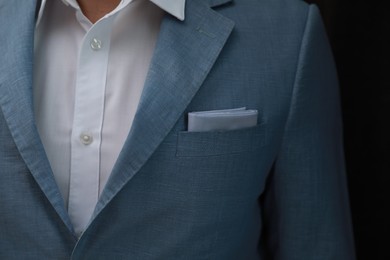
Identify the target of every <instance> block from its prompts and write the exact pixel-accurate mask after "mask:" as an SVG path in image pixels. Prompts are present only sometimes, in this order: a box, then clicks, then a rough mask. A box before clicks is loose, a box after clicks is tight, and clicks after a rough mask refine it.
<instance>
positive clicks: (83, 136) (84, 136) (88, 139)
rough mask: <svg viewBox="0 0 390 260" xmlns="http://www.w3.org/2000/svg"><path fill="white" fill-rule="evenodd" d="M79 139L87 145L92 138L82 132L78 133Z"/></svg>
mask: <svg viewBox="0 0 390 260" xmlns="http://www.w3.org/2000/svg"><path fill="white" fill-rule="evenodd" d="M80 141H81V142H82V143H83V144H85V145H89V144H91V143H92V141H93V138H92V136H91V135H89V134H84V133H83V134H81V135H80Z"/></svg>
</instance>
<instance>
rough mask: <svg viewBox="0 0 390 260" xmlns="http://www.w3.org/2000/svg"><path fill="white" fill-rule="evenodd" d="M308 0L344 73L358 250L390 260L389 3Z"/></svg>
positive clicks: (375, 259)
mask: <svg viewBox="0 0 390 260" xmlns="http://www.w3.org/2000/svg"><path fill="white" fill-rule="evenodd" d="M307 2H310V3H316V4H317V5H318V6H319V7H320V10H321V13H322V15H323V19H324V22H325V25H326V28H327V31H328V35H329V39H330V42H331V45H332V48H333V53H334V56H335V60H336V65H337V70H338V74H339V79H340V88H341V97H342V107H343V120H344V139H345V154H346V163H347V173H348V180H349V191H350V199H351V208H352V217H353V225H354V232H355V244H356V250H357V256H358V259H359V260H382V259H383V260H389V259H390V228H389V220H390V214H389V211H390V207H389V205H390V201H389V198H390V192H389V189H390V187H389V184H390V177H389V173H390V158H389V157H390V124H388V122H389V121H390V80H389V79H388V78H389V77H388V76H387V75H388V74H390V66H389V60H390V55H389V50H388V49H389V48H390V43H389V40H388V38H390V37H386V35H387V34H390V30H389V27H390V26H389V25H390V23H389V18H390V9H389V8H385V4H384V3H383V4H382V3H381V2H377V1H374V2H368V1H361V0H355V1H346V0H308V1H307ZM386 17H389V18H386ZM385 46H388V47H389V48H385ZM387 69H388V71H387Z"/></svg>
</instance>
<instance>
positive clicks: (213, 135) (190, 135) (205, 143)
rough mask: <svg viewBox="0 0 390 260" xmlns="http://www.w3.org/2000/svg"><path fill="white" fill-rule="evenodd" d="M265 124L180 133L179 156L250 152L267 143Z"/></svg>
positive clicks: (177, 150) (177, 153) (177, 152)
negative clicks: (235, 128)
mask: <svg viewBox="0 0 390 260" xmlns="http://www.w3.org/2000/svg"><path fill="white" fill-rule="evenodd" d="M265 140H266V136H265V127H264V125H263V124H260V125H257V126H254V127H249V128H244V129H239V130H229V131H211V132H187V131H181V132H179V134H178V141H177V149H176V156H177V157H201V156H217V155H225V154H235V153H243V152H250V151H255V150H257V149H259V148H260V147H262V146H264V145H265Z"/></svg>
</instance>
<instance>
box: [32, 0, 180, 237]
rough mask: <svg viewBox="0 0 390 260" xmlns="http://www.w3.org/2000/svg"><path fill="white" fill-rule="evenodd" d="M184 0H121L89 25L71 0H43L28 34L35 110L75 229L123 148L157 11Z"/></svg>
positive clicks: (176, 7)
mask: <svg viewBox="0 0 390 260" xmlns="http://www.w3.org/2000/svg"><path fill="white" fill-rule="evenodd" d="M184 5H185V0H150V1H149V0H122V1H121V3H120V4H119V5H118V7H117V8H116V9H115V10H113V11H112V12H111V13H109V14H107V15H106V16H104V17H103V18H101V19H100V20H99V21H97V22H96V23H95V24H92V23H91V22H90V21H89V20H88V19H87V18H86V17H85V16H84V15H83V13H82V11H81V10H80V7H79V5H78V3H77V1H76V0H62V1H60V0H52V1H43V2H42V6H41V9H40V12H39V15H38V21H37V30H36V36H35V60H34V62H35V66H34V92H33V93H34V110H35V111H34V112H35V117H36V122H37V127H38V131H39V134H40V137H41V139H42V142H43V145H44V148H45V151H46V154H47V157H48V160H49V162H50V165H51V167H52V170H53V173H54V177H55V179H56V181H57V184H58V186H59V189H60V192H61V194H62V196H63V198H64V202H65V205H66V206H67V209H68V213H69V216H70V218H71V220H72V222H73V225H74V228H75V231H76V233H77V234H79V235H80V234H81V233H82V232H83V230H84V229H85V228H86V226H87V225H88V222H89V220H90V217H91V215H92V213H93V210H94V208H95V206H96V203H97V201H98V198H99V195H100V193H101V192H102V190H103V188H104V186H105V184H106V182H107V180H108V178H109V176H110V174H111V171H112V169H113V167H114V164H115V162H116V160H117V158H118V155H119V153H120V151H121V149H122V147H123V144H124V142H125V140H126V137H127V135H128V133H129V130H130V128H131V125H132V121H133V118H134V115H135V112H136V109H137V105H138V103H139V99H140V96H141V93H142V90H143V86H144V82H145V79H146V74H147V72H148V68H149V64H150V60H151V57H152V53H153V50H154V46H155V43H156V39H157V36H158V33H159V28H160V23H161V20H162V17H163V15H164V11H165V12H168V13H170V14H171V15H173V16H175V17H177V18H178V19H180V20H184Z"/></svg>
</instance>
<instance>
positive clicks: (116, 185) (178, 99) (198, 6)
mask: <svg viewBox="0 0 390 260" xmlns="http://www.w3.org/2000/svg"><path fill="white" fill-rule="evenodd" d="M226 2H230V1H229V0H224V1H223V0H218V1H211V2H207V3H205V2H204V1H187V3H186V18H185V21H184V22H180V21H178V20H176V19H175V18H173V17H170V16H166V17H165V19H164V20H163V22H162V25H161V31H160V35H159V38H158V41H157V45H156V49H155V52H154V56H153V59H152V62H151V66H150V69H149V73H148V77H147V79H146V83H145V86H144V91H143V94H142V96H141V100H140V104H139V106H138V110H137V113H136V116H135V118H134V121H133V126H132V129H131V130H130V133H129V136H128V139H127V141H126V143H125V145H124V148H123V150H122V152H121V154H120V156H119V158H118V160H117V163H116V165H115V167H114V169H113V172H112V174H111V177H110V179H109V181H108V183H107V185H106V187H105V189H104V191H103V192H102V195H101V197H100V199H99V202H98V204H97V206H96V209H95V212H94V216H93V217H95V216H96V215H97V214H98V213H99V212H100V211H101V210H102V209H103V208H104V206H105V205H107V203H108V202H109V201H110V200H111V199H112V198H113V197H114V196H115V195H116V194H117V193H118V191H119V190H120V189H121V188H122V187H123V186H124V185H125V184H126V183H127V182H128V181H129V180H130V179H131V178H132V177H133V176H134V175H135V174H136V173H137V172H138V171H139V169H140V168H141V167H142V166H143V165H144V164H145V163H146V161H147V160H148V159H149V158H150V156H151V155H152V154H153V152H154V151H155V150H156V148H157V147H158V145H159V144H160V143H161V142H162V140H163V139H164V138H165V137H166V135H167V134H168V133H169V131H170V130H171V129H172V127H173V126H174V125H175V123H176V122H177V120H178V119H179V117H180V116H181V115H182V113H183V112H184V110H185V109H186V107H187V106H188V104H189V103H190V101H191V99H192V98H193V97H194V95H195V94H196V92H197V91H198V89H199V87H200V86H201V85H202V83H203V81H204V79H205V78H206V76H207V74H208V73H209V71H210V69H211V68H212V66H213V64H214V62H215V60H216V59H217V57H218V55H219V53H220V51H221V49H222V48H223V46H224V44H225V42H226V40H227V38H228V37H229V35H230V33H231V31H232V29H233V26H234V24H233V22H232V21H231V20H229V19H227V18H225V17H223V16H221V15H220V14H218V13H216V12H215V11H213V10H212V9H211V8H210V3H211V4H212V5H220V4H222V3H226ZM129 158H131V159H129Z"/></svg>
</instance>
